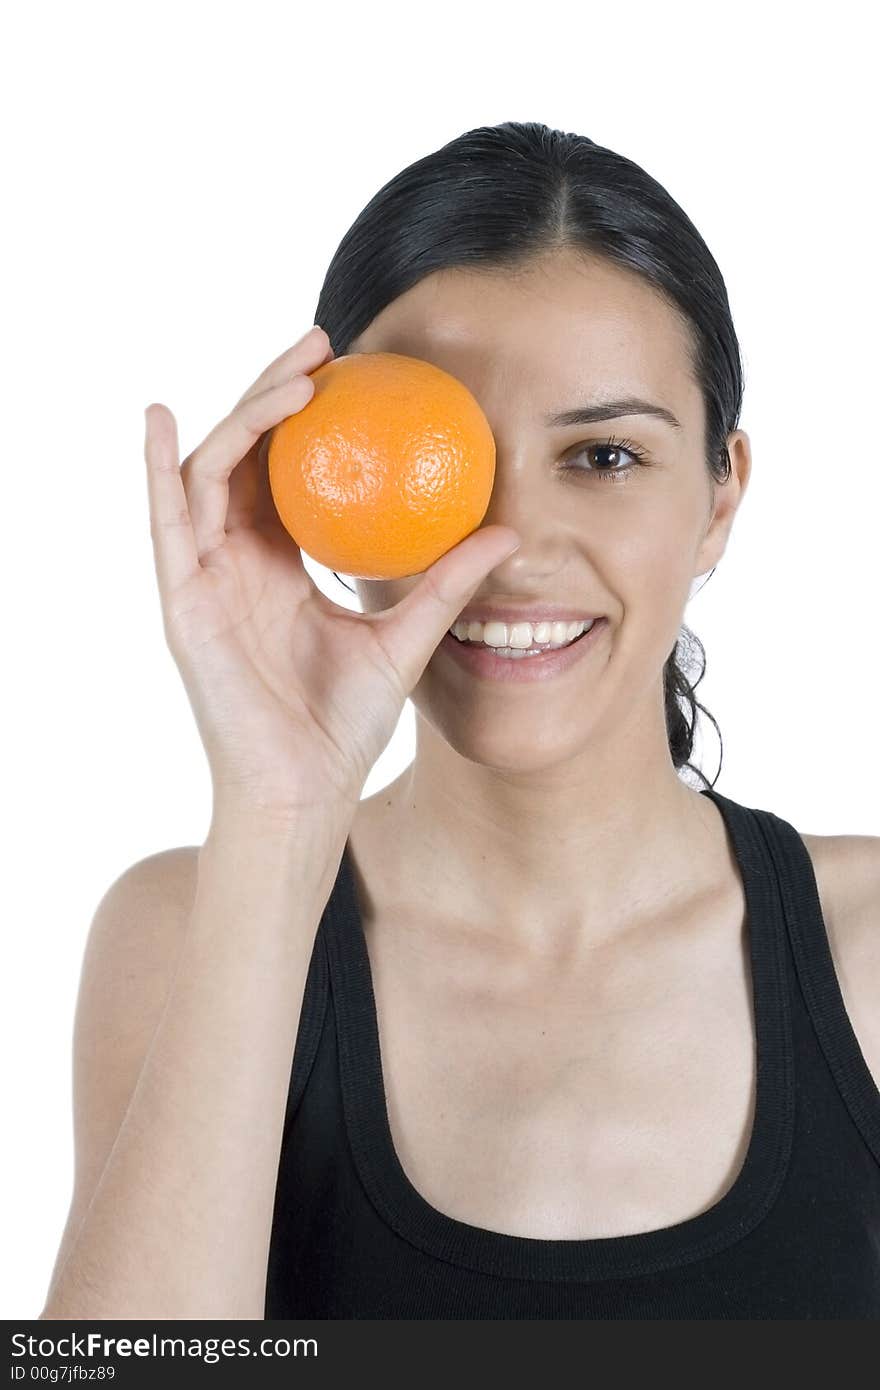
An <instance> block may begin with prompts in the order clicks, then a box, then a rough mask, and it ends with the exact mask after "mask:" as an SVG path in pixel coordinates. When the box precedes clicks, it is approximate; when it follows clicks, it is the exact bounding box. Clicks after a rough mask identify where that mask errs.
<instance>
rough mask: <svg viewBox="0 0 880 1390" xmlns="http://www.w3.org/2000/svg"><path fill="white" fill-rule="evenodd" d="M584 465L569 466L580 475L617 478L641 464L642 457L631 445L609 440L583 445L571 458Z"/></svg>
mask: <svg viewBox="0 0 880 1390" xmlns="http://www.w3.org/2000/svg"><path fill="white" fill-rule="evenodd" d="M572 457H573V458H575V459H581V458H583V459H586V460H587V462H586V463H575V464H573V465H571V466H573V467H574V468H575V470H576V471H577V472H580V473H596V474H598V476H599V477H600V478H619V477H621V476H622V475H625V474H627V473H629V472H631V471H632V470H633V469H634V468H636V467H638V465H639V464H640V463H641V462H642V459H643V455H642V454H641V453H640V452H639V451H638V450H637V449H636V448H635V447H634V446H632V445H626V444H623V443H617V442H616V441H613V440H609V441H608V442H607V443H603V444H585V445H583V447H582V448H580V449H578V450H577V452H576V453H575V454H574V455H573V456H572Z"/></svg>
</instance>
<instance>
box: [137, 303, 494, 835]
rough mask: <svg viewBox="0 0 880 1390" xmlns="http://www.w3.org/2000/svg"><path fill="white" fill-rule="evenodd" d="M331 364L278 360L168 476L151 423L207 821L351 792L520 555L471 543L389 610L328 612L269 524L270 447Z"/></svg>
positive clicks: (307, 357)
mask: <svg viewBox="0 0 880 1390" xmlns="http://www.w3.org/2000/svg"><path fill="white" fill-rule="evenodd" d="M332 357H333V349H332V348H331V346H330V340H329V338H328V336H327V334H326V333H325V332H324V330H323V329H322V328H319V327H317V326H315V327H314V328H313V329H312V330H311V331H310V332H309V333H307V334H306V335H305V336H304V337H303V338H301V339H300V340H299V342H297V343H295V344H294V345H293V347H291V348H288V350H287V351H286V352H284V353H282V354H281V356H280V357H278V358H276V360H275V361H274V362H272V363H271V364H270V365H269V366H268V367H267V368H266V370H265V371H264V372H262V373H261V374H260V376H259V377H257V379H256V381H255V382H254V383H253V385H252V386H250V387H249V388H248V390H247V391H246V392H245V393H244V395H243V396H242V397H241V399H240V400H239V401H238V403H237V404H236V405H235V406H234V407H233V409H232V410H231V411H230V413H229V414H228V415H227V416H225V418H224V419H222V420H221V421H220V422H219V424H217V425H215V426H214V428H213V429H212V430H211V432H210V433H209V434H208V435H207V436H206V438H205V439H204V440H203V441H202V443H201V444H200V445H199V446H198V448H196V449H195V450H194V451H193V452H192V453H191V454H189V455H188V456H187V458H186V459H184V461H183V463H182V464H181V463H180V462H179V448H178V441H177V425H176V422H175V419H174V416H173V415H172V414H171V412H170V410H168V409H167V408H166V407H165V406H164V405H157V404H153V405H150V406H148V407H147V410H146V412H145V415H146V440H145V446H144V452H145V457H146V462H147V470H148V489H149V504H150V531H151V535H152V539H153V552H154V557H155V564H156V574H157V579H158V584H159V594H160V600H161V604H162V614H163V622H164V629H165V636H166V640H167V642H168V646H169V648H170V650H171V653H172V655H173V657H174V660H175V662H176V664H177V667H178V669H179V671H180V674H181V677H182V679H183V682H184V685H185V687H186V690H187V694H188V696H189V699H190V702H191V704H192V707H193V712H194V715H195V718H196V723H197V725H198V728H199V732H200V735H201V738H202V741H203V743H204V746H205V750H206V753H207V756H208V762H209V765H210V769H211V777H212V781H213V787H214V798H215V805H216V804H217V802H218V801H222V802H224V803H226V802H232V803H234V804H235V805H236V807H237V808H244V809H252V810H254V811H260V812H265V813H269V814H272V815H280V816H284V815H286V814H288V813H294V812H301V811H302V810H303V809H304V808H316V807H318V806H320V805H321V804H322V803H327V802H333V803H338V802H339V800H340V799H342V800H343V801H344V802H346V803H350V804H351V807H352V809H354V808H355V807H356V805H357V802H358V800H359V798H360V793H361V789H362V787H363V784H364V782H365V780H366V778H367V776H368V774H369V772H370V769H371V768H372V766H373V764H374V763H375V762H376V760H377V758H378V757H379V755H380V754H381V753H382V751H383V749H384V748H385V747H386V745H387V744H388V742H389V740H390V738H391V735H392V734H393V732H394V729H395V727H396V725H397V721H398V719H399V717H400V713H401V710H402V709H403V706H404V703H405V701H406V699H407V696H408V695H409V693H410V691H411V690H412V689H413V687H414V686H415V685H416V683H417V681H418V680H419V677H420V676H421V674H422V672H423V670H424V669H425V666H426V665H427V663H428V661H429V659H430V657H431V655H432V653H433V652H434V650H435V648H436V647H437V644H438V643H439V641H440V640H441V638H442V637H443V635H444V633H445V632H446V631H447V629H448V628H449V627H451V625H452V623H453V622H454V621H455V619H456V618H457V616H458V614H459V612H460V611H461V609H462V608H463V607H464V606H465V604H466V603H467V602H468V600H469V598H470V597H471V595H472V594H473V593H474V592H475V590H476V589H477V587H478V585H479V584H480V583H481V582H482V580H483V579H484V578H485V576H486V575H487V574H488V573H489V572H490V571H491V570H492V569H493V568H494V567H495V566H496V565H497V564H499V563H500V562H501V561H502V560H503V559H504V558H505V556H507V555H508V554H510V552H511V550H512V549H513V548H514V542H515V541H516V540H517V537H516V534H515V532H512V531H510V530H509V529H508V528H507V527H502V526H489V527H486V528H479V529H478V530H477V531H475V532H473V533H472V534H471V535H470V536H468V537H466V538H465V540H463V541H461V542H460V543H459V544H458V545H456V546H454V547H453V548H452V549H451V550H449V551H447V553H446V554H445V555H443V556H441V558H440V559H439V560H437V561H436V562H435V563H434V564H433V565H432V566H430V567H429V568H428V569H427V570H426V571H425V573H424V575H423V576H422V578H421V580H420V582H419V583H418V584H417V585H416V586H415V587H414V588H413V589H412V590H411V591H410V592H409V593H408V594H406V595H405V597H404V598H403V599H401V601H400V602H399V603H397V604H395V605H394V607H392V608H389V609H385V610H384V611H382V612H380V613H373V614H363V613H354V612H352V611H350V610H349V609H347V608H342V607H340V606H339V605H337V604H335V603H333V602H332V600H331V599H329V598H327V597H326V596H325V595H324V594H323V593H322V591H321V590H320V589H319V588H318V587H317V585H316V584H315V583H314V582H313V580H312V579H311V577H310V575H309V574H308V572H307V571H306V569H305V566H304V565H303V562H302V556H301V554H300V550H299V547H298V546H297V545H296V543H295V542H294V540H293V539H292V538H291V536H290V535H289V533H288V532H287V531H286V529H285V528H284V526H283V525H282V523H281V520H280V518H279V516H278V513H277V510H276V508H275V505H274V502H273V499H272V495H271V491H270V489H269V480H268V470H267V464H266V452H267V448H268V441H269V434H270V433H271V431H272V429H273V428H274V427H275V425H277V424H278V423H279V422H280V421H281V420H284V419H285V418H286V417H287V416H289V415H293V414H296V413H297V412H298V411H300V410H304V409H306V408H307V407H308V403H309V401H310V400H311V397H312V395H313V394H314V389H315V388H314V384H313V382H312V381H311V378H310V375H309V374H310V373H311V372H313V371H315V370H316V369H317V368H318V367H319V366H321V364H322V363H324V362H327V361H329V360H330V359H331V358H332Z"/></svg>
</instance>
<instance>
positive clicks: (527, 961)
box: [42, 123, 880, 1319]
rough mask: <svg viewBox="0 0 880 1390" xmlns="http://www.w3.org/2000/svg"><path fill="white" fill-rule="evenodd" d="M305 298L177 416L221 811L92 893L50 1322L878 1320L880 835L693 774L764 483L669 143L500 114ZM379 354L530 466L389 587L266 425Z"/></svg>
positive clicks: (194, 608) (378, 207)
mask: <svg viewBox="0 0 880 1390" xmlns="http://www.w3.org/2000/svg"><path fill="white" fill-rule="evenodd" d="M316 318H317V320H318V324H319V325H320V327H318V326H316V327H315V328H314V329H313V330H312V331H311V332H310V333H308V334H306V335H305V337H303V338H301V339H300V341H299V342H297V343H296V344H294V346H293V347H292V348H290V349H289V350H288V351H287V352H285V353H283V354H282V355H281V356H280V357H279V358H278V359H277V360H276V361H275V362H273V363H272V364H271V365H270V366H269V367H267V368H266V370H265V371H264V372H263V373H262V374H261V375H260V376H259V377H258V378H257V380H256V381H255V382H254V384H253V386H251V387H250V389H249V390H248V391H246V392H245V394H244V395H243V396H242V398H241V400H240V401H239V402H238V404H237V405H236V406H235V407H234V408H233V409H232V410H231V412H230V414H229V415H228V416H226V417H225V418H224V419H223V420H221V421H220V423H219V424H218V425H217V426H216V427H215V428H214V429H213V430H212V431H211V433H210V434H209V435H208V436H207V438H206V439H205V440H204V441H203V442H202V443H201V444H200V445H199V447H198V448H197V449H195V450H194V451H193V453H192V454H190V455H189V456H188V457H187V458H186V459H185V460H184V462H183V464H182V465H179V463H178V452H177V439H176V427H175V422H174V418H173V416H172V415H171V414H170V412H169V411H168V410H167V409H166V408H165V407H164V406H159V405H153V406H151V407H150V408H149V409H148V411H147V436H146V449H145V451H146V459H147V464H148V479H149V498H150V510H151V527H152V536H153V540H154V550H155V559H156V570H157V576H158V581H159V589H160V595H161V602H162V610H163V615H164V622H165V631H166V635H167V640H168V643H169V646H170V648H171V651H172V653H173V655H174V657H175V660H176V662H177V665H178V667H179V670H180V672H181V676H182V678H183V680H184V682H185V685H186V689H187V692H188V694H189V697H190V699H191V701H192V705H193V710H194V714H195V717H196V721H197V725H198V728H199V731H200V734H201V737H202V739H203V741H204V745H205V748H206V751H207V755H208V758H209V762H210V767H211V774H212V782H213V789H214V801H213V814H212V820H211V824H210V828H209V832H208V834H207V836H206V838H205V841H204V843H203V844H202V845H200V846H197V847H184V848H181V849H176V850H169V851H167V852H165V853H163V854H160V855H156V856H152V857H150V858H149V859H147V860H144V861H141V862H139V863H138V864H135V865H133V866H132V867H131V868H129V869H128V870H126V872H125V873H124V874H122V875H121V876H120V878H119V879H118V880H117V881H116V882H115V883H114V884H113V885H112V886H111V888H110V889H109V890H108V892H107V894H106V895H105V897H104V899H103V900H102V902H101V904H100V906H99V908H98V911H97V913H96V916H95V921H94V924H93V927H92V932H91V934H90V938H89V943H88V947H87V952H86V959H85V963H84V967H83V977H82V984H81V993H80V1001H79V1005H78V1012H77V1025H76V1039H75V1066H76V1073H75V1074H76V1086H75V1106H76V1108H75V1115H76V1181H75V1188H74V1194H73V1200H72V1204H71V1212H70V1217H69V1220H68V1224H67V1228H66V1230H65V1233H64V1237H63V1240H62V1244H61V1249H60V1250H59V1255H58V1259H57V1262H56V1266H55V1272H54V1276H53V1280H52V1284H51V1287H50V1290H49V1293H48V1297H47V1301H46V1306H45V1308H44V1310H43V1314H42V1316H43V1317H44V1318H77V1319H79V1318H99V1317H120V1318H122V1317H135V1318H187V1317H196V1318H223V1317H232V1318H237V1317H244V1318H253V1319H261V1318H264V1317H266V1318H278V1317H314V1318H616V1317H625V1318H642V1317H651V1318H688V1317H702V1318H716V1317H725V1318H729V1317H735V1318H758V1317H778V1318H808V1317H809V1318H816V1317H818V1318H827V1317H869V1316H876V1315H877V1313H878V1312H880V1091H878V1088H877V1078H878V1076H880V1035H878V1032H877V1028H876V1017H877V1011H878V1003H880V971H878V969H877V961H876V948H875V946H874V944H873V943H874V941H875V940H876V901H877V892H878V885H880V852H878V845H880V842H878V840H877V839H875V838H872V837H868V836H841V837H814V836H805V835H801V834H799V833H798V831H796V830H795V829H794V828H793V827H792V826H791V825H790V824H788V823H787V822H786V821H784V820H782V819H780V818H779V817H777V816H776V815H774V814H773V813H772V812H770V811H765V810H756V809H752V808H748V807H746V806H744V805H741V804H739V803H737V802H735V801H733V800H731V799H729V798H726V797H724V796H723V795H721V794H720V793H717V792H715V791H714V790H713V788H712V786H711V785H710V784H709V783H708V782H706V779H705V778H704V777H703V776H702V774H701V773H700V772H698V771H697V770H696V769H694V768H693V767H692V764H691V763H690V762H689V758H690V755H691V752H692V744H693V733H694V719H695V716H696V709H697V707H698V706H697V702H696V700H695V697H694V692H693V687H692V686H691V684H690V681H689V678H688V674H687V672H686V670H685V669H684V668H683V666H682V665H680V664H679V658H680V656H681V654H682V650H683V648H682V642H681V634H682V632H683V631H686V630H685V629H683V627H682V620H683V612H684V608H685V606H686V604H687V601H688V599H689V597H690V594H691V591H692V586H693V583H694V580H695V579H696V578H697V577H699V576H701V575H703V574H705V573H706V572H707V571H710V570H712V569H714V567H715V566H716V565H717V564H718V562H719V560H720V559H721V557H722V555H723V553H724V550H725V547H726V545H727V542H728V538H729V536H730V532H731V528H732V526H733V523H734V519H735V516H736V512H737V509H738V507H739V505H740V503H741V502H742V499H743V495H744V493H745V490H746V487H747V484H748V480H749V472H750V468H751V456H750V447H749V440H748V436H747V435H746V434H745V432H744V431H743V430H742V429H740V428H739V413H740V407H741V401H742V395H743V379H742V365H741V359H740V353H739V347H738V343H737V339H736V335H735V332H734V328H733V323H732V320H731V313H730V307H729V303H728V298H727V294H726V290H725V286H724V282H723V279H722V276H721V273H720V271H719V269H718V266H717V265H716V263H715V261H714V259H713V258H712V256H711V254H710V252H709V251H708V249H707V247H706V246H705V244H704V242H703V240H702V239H701V237H700V235H699V233H698V232H697V231H696V229H695V227H694V226H693V224H692V223H691V222H690V220H689V219H688V218H687V216H686V215H685V214H684V212H683V211H682V209H681V208H680V207H679V206H678V205H677V204H676V203H675V202H674V200H673V199H672V198H671V197H670V196H669V194H668V193H667V192H666V191H665V190H664V189H663V188H662V187H661V186H660V185H659V184H658V183H657V182H656V181H655V180H653V179H652V178H651V177H649V175H647V174H646V173H645V172H644V171H643V170H642V169H640V168H639V167H638V166H637V165H635V164H633V163H632V162H630V161H629V160H627V159H625V158H623V157H621V156H620V155H618V154H615V153H613V152H612V151H610V150H607V149H604V148H602V147H600V146H597V145H595V144H593V143H592V142H591V141H590V140H588V139H586V138H584V137H581V136H576V135H569V134H564V133H562V132H559V131H552V130H549V129H548V128H547V127H545V126H542V125H538V124H524V125H521V124H516V123H508V124H505V125H502V126H499V127H494V128H481V129H478V130H475V131H471V132H468V133H466V134H465V135H463V136H461V137H460V138H458V139H456V140H453V141H452V142H451V143H450V144H448V145H446V146H445V147H443V148H442V149H440V150H439V151H437V152H435V153H434V154H432V155H431V156H430V157H428V158H426V159H423V160H420V161H419V162H418V163H416V164H415V165H413V166H412V167H411V168H409V169H406V170H404V171H403V172H402V173H401V174H399V175H398V176H397V177H396V178H395V179H393V180H392V181H391V182H390V183H389V184H388V185H387V186H386V187H385V188H384V189H382V190H381V191H380V193H379V194H378V195H377V196H376V197H375V198H374V199H373V200H372V201H371V202H370V204H369V205H368V207H367V208H366V209H365V210H364V212H363V213H362V214H361V215H360V217H359V218H358V219H357V221H356V222H355V223H354V225H353V226H352V228H351V229H350V231H349V232H348V233H347V234H346V236H345V238H344V239H343V241H342V243H341V245H340V247H339V249H338V250H337V252H336V255H335V256H334V258H333V261H332V263H331V265H330V268H329V271H328V274H327V278H326V281H325V284H324V286H323V289H322V292H321V295H320V299H319V302H318V306H317V314H316ZM382 351H391V352H400V353H406V354H409V355H412V356H415V357H419V358H423V359H425V360H427V361H430V362H433V363H435V364H437V365H438V366H440V367H442V368H444V369H445V370H446V371H449V372H451V373H453V374H454V375H455V376H457V377H458V378H460V379H461V380H462V381H463V382H464V383H465V384H466V385H467V386H468V387H469V388H470V390H471V391H472V392H473V393H474V395H475V396H476V397H477V399H478V400H479V402H480V404H481V406H482V408H483V410H484V411H485V413H486V415H487V416H488V418H489V420H490V422H491V425H492V428H493V432H494V434H495V438H496V442H497V472H496V481H495V488H494V491H493V494H492V498H491V503H490V507H489V511H488V513H487V515H486V517H485V519H484V523H483V524H482V525H481V526H480V527H479V528H478V529H477V531H475V532H474V533H473V534H472V535H471V536H469V537H468V538H467V539H466V540H465V541H463V542H462V543H461V544H460V545H458V546H456V547H455V548H454V549H453V550H451V551H450V552H448V553H447V554H446V555H444V556H443V557H442V558H441V559H440V560H439V561H437V563H436V564H435V565H433V566H432V567H431V568H430V569H429V570H428V571H427V572H426V573H424V574H421V575H414V576H412V577H411V578H407V579H402V580H399V581H396V582H388V583H385V582H373V581H363V580H358V581H357V586H356V587H357V594H358V597H359V599H360V602H361V606H362V609H363V612H362V613H352V612H351V611H349V610H348V609H345V608H340V607H338V606H337V605H335V604H334V603H333V602H331V601H330V600H329V599H328V598H326V597H325V596H324V595H323V594H322V593H321V592H320V591H319V590H318V589H317V588H316V586H315V585H314V584H313V583H312V582H311V580H310V578H309V576H308V574H307V572H306V570H305V569H304V567H303V564H302V561H301V556H300V554H299V552H298V550H297V548H296V546H295V545H294V544H293V542H292V541H291V539H290V537H289V536H288V535H287V533H286V531H285V530H284V529H283V527H282V526H281V524H280V522H279V520H278V517H277V515H276V514H275V511H274V507H273V505H272V501H271V496H270V494H269V491H268V487H267V481H266V457H265V455H266V448H265V446H266V442H267V439H268V434H269V432H270V431H271V429H272V428H273V427H274V425H276V424H277V423H278V422H279V421H280V420H282V419H284V418H285V417H286V416H288V415H290V414H293V413H294V412H296V411H298V410H301V409H303V408H305V407H306V406H307V403H308V401H309V398H310V396H311V393H312V390H313V387H312V384H311V382H310V376H309V374H310V373H311V372H313V371H314V370H315V369H316V368H317V367H318V366H319V365H320V364H321V363H322V362H325V361H327V360H328V359H330V358H331V357H332V356H333V355H334V353H335V355H337V356H340V355H342V354H345V353H355V352H382ZM517 540H518V541H519V544H518V547H517V548H516V549H515V550H512V549H511V547H512V546H513V545H514V544H516V542H517ZM548 646H552V647H553V650H548ZM408 697H409V698H411V699H412V701H413V704H414V706H415V711H416V732H417V740H416V753H415V758H414V760H413V762H412V764H411V766H409V767H408V768H407V769H406V771H405V772H404V773H403V774H402V775H401V776H400V777H399V778H398V779H397V780H396V781H395V782H393V783H392V784H391V786H389V787H386V788H384V789H383V790H382V791H381V792H379V793H377V794H376V795H375V796H371V797H367V798H364V799H361V791H362V789H363V785H364V782H365V780H366V778H367V776H368V774H369V772H370V769H371V768H372V766H373V765H374V763H375V761H376V759H377V758H378V757H379V755H380V753H381V752H382V750H383V749H384V748H385V746H386V745H387V743H388V740H389V739H390V737H391V735H392V733H393V731H394V729H395V727H396V724H397V721H398V718H399V716H400V713H401V711H402V709H403V706H404V703H405V701H406V699H407V698H408ZM699 708H702V706H699ZM687 771H691V772H696V775H697V777H698V778H699V779H700V780H701V781H702V782H703V784H704V785H703V786H702V787H701V788H697V787H695V786H694V785H692V784H691V782H689V781H688V780H687V779H686V777H685V776H684V775H683V774H685V773H686V772H687ZM872 910H873V913H874V920H873V922H872V916H871V914H872ZM123 979H124V980H125V981H126V990H125V992H124V994H123V992H122V991H121V990H120V988H119V982H120V981H121V980H123ZM844 983H845V987H846V993H845V996H844V993H843V988H842V987H843V985H844Z"/></svg>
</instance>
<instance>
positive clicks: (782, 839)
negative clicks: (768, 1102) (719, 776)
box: [753, 810, 880, 1163]
mask: <svg viewBox="0 0 880 1390" xmlns="http://www.w3.org/2000/svg"><path fill="white" fill-rule="evenodd" d="M753 814H754V815H755V817H756V819H757V823H758V825H759V826H760V829H761V832H762V833H763V835H764V838H765V840H766V842H767V848H768V851H769V853H770V855H771V856H772V858H773V862H774V864H775V866H776V872H777V876H778V879H779V888H780V894H781V897H782V904H783V910H784V916H785V920H786V924H787V927H788V936H789V941H790V943H791V954H792V957H793V959H794V963H795V967H796V970H797V977H798V981H799V983H800V989H801V994H802V996H803V999H804V1003H805V1005H806V1007H807V1010H808V1012H809V1015H810V1018H811V1020H812V1023H813V1027H814V1029H815V1032H816V1036H817V1038H818V1040H819V1045H820V1046H821V1048H822V1052H823V1054H824V1056H825V1059H826V1061H827V1063H828V1066H829V1068H830V1070H831V1074H832V1076H833V1077H834V1081H835V1083H836V1085H837V1088H838V1090H839V1092H840V1095H841V1097H842V1099H843V1101H844V1103H845V1105H846V1107H847V1109H848V1110H849V1113H850V1115H851V1117H852V1119H853V1122H854V1124H855V1125H856V1126H857V1128H858V1129H859V1131H860V1133H861V1135H862V1137H863V1139H864V1140H865V1143H866V1144H867V1145H868V1148H869V1149H870V1151H871V1153H872V1154H873V1155H874V1158H875V1159H876V1160H877V1162H878V1163H880V1089H878V1087H877V1084H876V1082H875V1081H874V1078H873V1076H872V1075H871V1072H870V1069H869V1067H868V1064H867V1062H866V1061H865V1057H864V1054H863V1052H862V1050H861V1047H860V1045H859V1041H858V1038H857V1037H856V1034H855V1032H854V1030H853V1027H852V1024H851V1022H850V1019H849V1015H848V1014H847V1011H846V1006H845V1004H844V1001H843V995H842V993H841V989H840V982H839V980H838V977H837V972H836V970H835V966H834V960H833V957H832V955H831V948H830V946H829V942H828V933H827V929H826V925H825V919H824V917H823V914H822V904H821V900H820V898H819V890H818V886H817V884H816V875H815V871H814V869H813V861H812V859H811V858H810V853H809V850H808V849H807V847H806V845H805V843H804V841H803V838H802V837H801V835H800V833H799V832H798V831H797V830H796V829H795V828H794V826H793V825H791V824H789V822H788V821H786V820H783V819H782V818H781V817H780V816H777V815H774V814H773V812H772V811H763V810H754V811H753Z"/></svg>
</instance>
